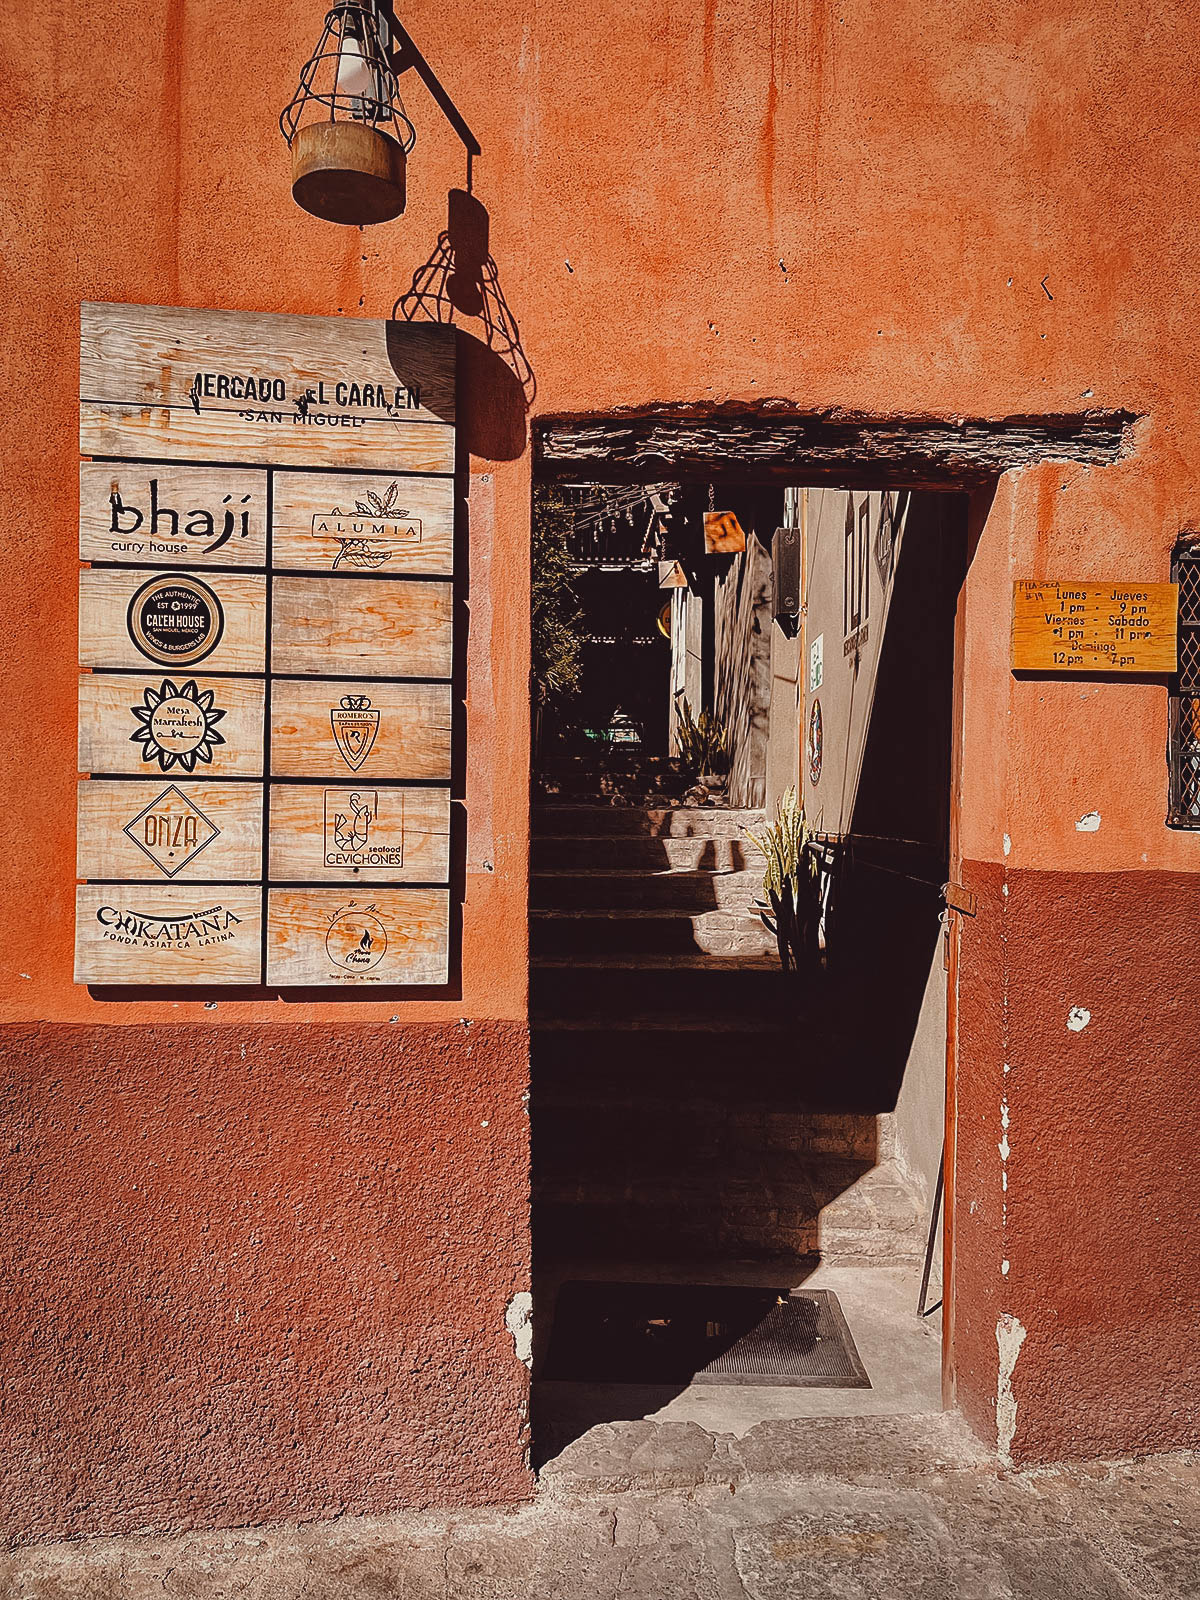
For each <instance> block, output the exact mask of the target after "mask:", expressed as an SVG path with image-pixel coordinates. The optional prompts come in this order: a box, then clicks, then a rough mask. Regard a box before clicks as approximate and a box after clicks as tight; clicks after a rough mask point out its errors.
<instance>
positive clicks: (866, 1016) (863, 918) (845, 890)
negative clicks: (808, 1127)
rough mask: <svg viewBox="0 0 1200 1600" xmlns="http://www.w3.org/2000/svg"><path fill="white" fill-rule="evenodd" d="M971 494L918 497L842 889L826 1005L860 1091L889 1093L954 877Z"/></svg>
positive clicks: (871, 1098)
mask: <svg viewBox="0 0 1200 1600" xmlns="http://www.w3.org/2000/svg"><path fill="white" fill-rule="evenodd" d="M966 563H967V531H966V500H965V497H962V496H957V495H949V494H920V493H918V494H914V495H913V497H912V500H911V502H910V504H909V508H908V515H907V518H906V520H905V528H904V538H903V543H902V546H901V550H900V555H899V560H898V561H897V564H896V570H895V578H894V583H893V589H892V597H891V605H890V607H889V610H888V614H887V628H886V631H885V634H884V642H883V647H882V650H881V653H880V656H879V665H878V671H877V674H876V677H875V685H874V698H873V702H872V706H871V713H870V718H869V721H868V724H867V734H866V743H865V747H864V750H863V756H862V766H861V770H860V774H859V778H858V784H857V792H856V794H855V799H854V807H853V812H852V815H851V819H850V826H849V828H848V830H847V832H848V836H849V839H850V848H849V851H848V856H847V859H846V862H845V865H844V868H843V875H842V880H841V883H840V884H839V885H838V888H837V891H836V892H837V896H838V901H837V910H836V929H835V932H834V937H833V940H832V942H831V956H832V958H833V959H832V960H831V963H830V968H831V970H830V977H831V980H832V982H831V985H830V1001H831V1004H832V1006H833V1007H835V1008H836V1009H837V1011H838V1012H840V1014H841V1015H842V1016H844V1017H853V1018H854V1019H855V1026H854V1028H853V1029H852V1030H851V1031H850V1033H849V1035H848V1036H847V1038H846V1044H847V1046H848V1049H847V1051H846V1054H845V1056H844V1058H843V1059H842V1061H841V1062H840V1063H839V1065H840V1070H841V1073H842V1074H843V1075H844V1081H845V1082H846V1083H847V1087H850V1086H851V1085H852V1092H853V1094H854V1095H855V1097H856V1098H861V1100H862V1101H863V1102H864V1103H871V1104H874V1105H876V1106H878V1107H879V1108H880V1109H886V1108H891V1107H892V1106H894V1105H895V1103H896V1098H897V1095H898V1093H899V1090H900V1085H901V1082H902V1080H903V1078H904V1075H905V1069H906V1066H907V1064H908V1061H909V1056H910V1052H911V1050H912V1047H913V1041H914V1038H915V1036H916V1032H917V1027H918V1021H919V1018H920V1013H921V1005H922V1000H923V997H924V995H925V990H926V984H927V982H928V979H929V971H930V963H931V961H933V960H934V959H935V956H936V953H937V949H938V945H939V942H940V939H941V913H942V910H943V905H944V902H943V899H942V894H941V888H942V885H943V884H944V883H945V882H946V879H947V877H948V875H949V847H950V777H951V718H952V709H953V676H954V619H955V609H956V605H957V598H958V591H959V588H960V586H961V584H962V581H963V578H964V577H965V574H966Z"/></svg>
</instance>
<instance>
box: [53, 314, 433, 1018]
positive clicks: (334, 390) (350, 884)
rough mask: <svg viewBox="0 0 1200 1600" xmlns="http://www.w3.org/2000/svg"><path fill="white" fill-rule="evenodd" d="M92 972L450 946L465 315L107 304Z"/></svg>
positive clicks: (222, 972) (92, 666)
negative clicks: (419, 321) (458, 417)
mask: <svg viewBox="0 0 1200 1600" xmlns="http://www.w3.org/2000/svg"><path fill="white" fill-rule="evenodd" d="M80 371H81V391H80V392H81V400H80V440H81V444H82V447H83V450H84V452H85V453H86V454H91V455H93V456H102V457H104V458H105V459H102V460H95V459H94V460H87V461H84V462H82V463H81V465H80V471H79V552H80V559H81V561H83V562H85V563H89V565H86V566H85V567H84V568H83V569H82V570H81V572H80V581H79V660H80V665H81V668H82V669H83V671H82V673H81V676H80V686H79V770H80V773H81V774H82V775H83V778H82V781H81V782H80V784H79V800H78V824H79V825H78V849H77V876H78V878H79V879H80V880H82V881H81V882H80V883H79V885H78V888H77V905H76V963H75V976H76V981H77V982H79V983H89V984H103V985H120V986H134V987H140V986H142V985H148V984H152V985H167V986H176V985H181V986H194V985H205V986H225V985H230V984H237V985H251V984H252V985H261V984H263V983H266V984H269V985H279V986H289V985H299V986H303V987H313V986H316V987H322V986H331V987H344V986H346V985H351V986H354V985H361V986H364V987H374V988H378V987H381V986H384V987H388V986H393V985H399V984H422V985H427V984H435V985H436V984H444V983H445V982H446V980H447V976H448V973H449V969H450V953H449V940H450V929H451V916H450V897H449V890H448V887H447V883H448V878H449V874H450V839H451V815H452V810H451V805H450V789H449V783H450V775H451V754H452V752H451V739H452V731H453V726H454V715H453V691H452V685H451V679H452V675H453V669H454V637H453V624H454V591H453V581H452V580H453V576H454V533H455V528H454V515H455V490H454V478H453V476H452V474H453V470H454V451H455V444H454V399H455V396H454V335H453V331H452V330H450V329H446V328H440V327H433V326H430V325H422V326H410V325H407V324H403V325H396V324H393V323H382V322H365V321H356V320H352V319H348V318H326V317H277V316H252V315H249V314H245V313H241V312H210V311H188V310H184V309H179V308H164V307H160V306H107V305H106V306H85V307H84V308H83V313H82V354H81V367H80Z"/></svg>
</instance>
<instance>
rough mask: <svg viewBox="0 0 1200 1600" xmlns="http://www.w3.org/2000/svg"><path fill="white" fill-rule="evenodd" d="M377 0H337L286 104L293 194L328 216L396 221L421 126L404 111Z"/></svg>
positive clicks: (356, 221)
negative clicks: (407, 170) (407, 169)
mask: <svg viewBox="0 0 1200 1600" xmlns="http://www.w3.org/2000/svg"><path fill="white" fill-rule="evenodd" d="M385 29H386V23H385V22H384V21H383V19H382V17H381V15H380V11H379V9H378V7H377V4H376V0H338V3H337V4H336V5H335V6H334V7H333V8H332V10H331V11H330V12H329V13H328V15H327V16H326V18H325V29H324V32H323V33H322V34H321V38H320V42H319V43H318V45H317V48H316V50H315V51H314V52H313V54H312V55H311V56H310V57H309V59H308V60H307V61H306V62H305V64H304V67H303V70H302V71H301V73H300V83H299V86H298V87H297V89H296V93H295V94H294V95H293V96H292V99H291V100H290V101H289V102H288V104H287V105H286V106H285V107H284V110H283V113H282V115H281V116H280V118H279V127H280V130H281V132H282V133H283V136H284V138H285V139H286V140H287V143H288V146H289V148H290V150H291V152H292V196H293V198H294V199H295V201H296V203H297V205H299V206H302V207H303V208H304V210H305V211H308V212H310V213H311V214H312V215H313V216H314V217H320V218H322V219H323V220H324V221H326V222H340V223H343V224H348V225H350V226H362V225H364V224H369V223H375V222H389V221H391V219H392V218H393V217H398V216H400V215H401V214H402V213H403V211H404V203H405V171H406V167H407V158H408V153H409V151H410V150H411V149H412V147H413V145H414V144H415V143H416V139H417V134H416V129H415V128H414V127H413V125H412V123H411V122H410V121H409V118H408V116H407V115H406V113H405V110H404V105H403V102H402V101H401V99H400V86H399V83H398V82H397V77H396V69H395V66H394V65H393V48H392V42H391V40H390V39H389V38H387V36H386V33H385Z"/></svg>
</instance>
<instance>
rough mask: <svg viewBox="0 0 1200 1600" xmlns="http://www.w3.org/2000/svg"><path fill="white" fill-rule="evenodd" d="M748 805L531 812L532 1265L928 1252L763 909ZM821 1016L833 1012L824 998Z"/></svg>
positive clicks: (886, 1154) (885, 1127) (914, 1212)
mask: <svg viewBox="0 0 1200 1600" xmlns="http://www.w3.org/2000/svg"><path fill="white" fill-rule="evenodd" d="M761 820H762V816H761V813H758V812H747V811H734V810H721V809H716V808H708V807H704V808H687V807H677V808H673V809H671V808H661V809H658V808H646V807H632V806H593V805H586V804H546V805H542V806H537V807H535V808H534V830H533V847H532V848H533V860H532V878H531V907H530V924H531V946H532V972H531V991H532V992H531V999H532V1014H533V1029H534V1056H533V1093H532V1100H531V1116H532V1118H533V1150H534V1174H533V1177H534V1243H535V1248H536V1249H537V1250H538V1251H539V1252H540V1254H541V1256H542V1258H543V1260H545V1259H547V1258H550V1259H555V1260H561V1261H563V1262H568V1261H570V1260H572V1259H575V1260H580V1259H588V1260H596V1259H610V1260H612V1261H614V1262H623V1263H628V1262H635V1261H636V1260H638V1259H653V1260H656V1261H659V1262H664V1263H676V1264H679V1265H682V1264H683V1263H685V1262H688V1261H691V1262H694V1263H696V1264H697V1267H699V1266H700V1265H701V1264H703V1267H704V1270H706V1271H707V1270H712V1269H715V1268H719V1267H721V1266H723V1265H725V1266H727V1265H728V1264H729V1263H731V1262H734V1261H743V1262H759V1263H763V1262H771V1263H776V1264H778V1265H779V1266H780V1269H781V1270H783V1269H784V1268H785V1267H787V1266H788V1265H789V1264H794V1263H797V1262H799V1261H801V1260H810V1261H811V1259H812V1257H813V1256H814V1254H815V1253H816V1252H817V1251H818V1250H819V1251H820V1252H821V1254H822V1255H823V1256H824V1257H826V1258H833V1259H837V1260H842V1261H847V1260H864V1261H865V1260H879V1261H882V1260H889V1261H896V1260H904V1259H911V1258H913V1257H915V1256H917V1255H919V1253H920V1251H921V1248H922V1245H923V1220H922V1218H921V1216H920V1214H919V1211H918V1208H917V1207H916V1205H915V1204H914V1202H913V1200H912V1198H911V1196H910V1195H909V1194H908V1191H907V1190H906V1189H905V1187H904V1185H903V1184H902V1183H901V1182H900V1181H899V1178H898V1174H897V1169H896V1167H895V1165H894V1163H893V1162H892V1161H891V1159H890V1151H889V1149H888V1142H889V1137H890V1128H889V1119H888V1118H887V1117H886V1116H883V1117H881V1116H879V1115H878V1114H877V1112H876V1108H874V1107H871V1106H866V1105H855V1104H854V1103H853V1095H852V1093H847V1092H846V1091H845V1090H844V1089H838V1088H837V1087H836V1086H831V1085H830V1084H829V1083H828V1082H826V1081H825V1080H824V1077H823V1074H822V1070H821V1058H822V1052H821V1048H820V1037H821V1034H822V1031H823V1033H824V1036H825V1037H828V1030H829V1028H830V1027H831V1026H852V1024H853V1019H844V1020H843V1021H840V1022H839V1021H835V1022H833V1023H831V1022H830V1020H829V1018H828V1016H825V1017H824V1018H823V1020H821V1022H820V1023H819V1025H818V1024H817V1022H816V1014H817V1011H818V1010H819V1007H814V996H813V992H812V991H813V984H812V983H811V982H810V983H809V984H808V985H798V984H797V983H796V981H795V980H794V979H793V978H789V977H786V976H785V975H784V974H783V973H781V972H780V970H779V964H778V960H777V958H776V955H775V947H774V940H773V937H772V936H771V934H770V932H769V931H768V930H767V929H766V927H765V926H764V924H763V922H762V919H761V917H760V916H759V914H758V912H757V910H756V909H755V901H756V900H757V899H758V897H759V895H760V893H761V883H762V868H761V857H760V855H759V853H758V851H757V849H756V847H755V846H754V844H753V843H752V842H751V841H750V840H749V839H748V838H747V836H746V829H747V828H748V827H754V826H756V825H757V824H758V823H759V822H761ZM826 1009H829V1008H826Z"/></svg>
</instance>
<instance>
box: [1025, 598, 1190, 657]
mask: <svg viewBox="0 0 1200 1600" xmlns="http://www.w3.org/2000/svg"><path fill="white" fill-rule="evenodd" d="M1178 616H1179V589H1178V585H1177V584H1174V583H1141V584H1138V583H1069V582H1049V581H1048V582H1045V583H1039V582H1035V581H1033V580H1028V579H1026V580H1022V581H1020V582H1018V583H1015V584H1014V585H1013V621H1012V665H1013V671H1014V672H1086V673H1108V672H1152V673H1165V672H1174V671H1175V670H1176V666H1177V664H1178V648H1179V646H1178Z"/></svg>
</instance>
